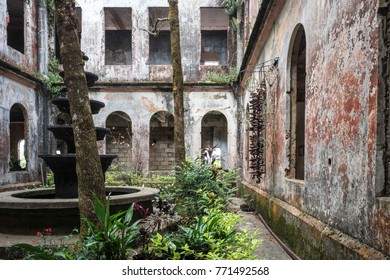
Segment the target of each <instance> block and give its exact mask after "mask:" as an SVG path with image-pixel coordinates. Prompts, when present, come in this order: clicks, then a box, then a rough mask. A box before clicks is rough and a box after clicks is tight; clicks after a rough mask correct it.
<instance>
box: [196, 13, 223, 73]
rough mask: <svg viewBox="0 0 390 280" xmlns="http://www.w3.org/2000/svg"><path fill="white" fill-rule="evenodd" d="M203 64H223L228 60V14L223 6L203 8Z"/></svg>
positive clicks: (201, 57) (201, 61) (201, 62)
mask: <svg viewBox="0 0 390 280" xmlns="http://www.w3.org/2000/svg"><path fill="white" fill-rule="evenodd" d="M200 12H201V55H200V64H202V65H223V64H227V61H228V57H227V56H228V51H227V48H228V44H227V35H228V33H227V30H228V26H229V19H228V15H227V14H226V13H225V11H224V9H223V8H201V10H200Z"/></svg>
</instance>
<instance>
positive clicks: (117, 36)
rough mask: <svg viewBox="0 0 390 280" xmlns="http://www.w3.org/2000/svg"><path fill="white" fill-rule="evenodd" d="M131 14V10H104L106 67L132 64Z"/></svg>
mask: <svg viewBox="0 0 390 280" xmlns="http://www.w3.org/2000/svg"><path fill="white" fill-rule="evenodd" d="M131 13H132V11H131V8H104V19H105V64H106V65H131V63H132V49H131V41H132V40H131V37H132V32H131V30H132V15H131Z"/></svg>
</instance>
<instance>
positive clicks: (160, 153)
mask: <svg viewBox="0 0 390 280" xmlns="http://www.w3.org/2000/svg"><path fill="white" fill-rule="evenodd" d="M173 129H174V118H173V115H172V114H171V113H169V112H166V111H159V112H157V113H155V114H154V115H153V116H152V117H151V119H150V134H149V170H150V171H154V172H158V173H161V174H163V173H169V172H170V171H172V170H173V169H174V166H175V143H174V137H173Z"/></svg>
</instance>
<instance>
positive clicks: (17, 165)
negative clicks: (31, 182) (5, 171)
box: [9, 104, 28, 171]
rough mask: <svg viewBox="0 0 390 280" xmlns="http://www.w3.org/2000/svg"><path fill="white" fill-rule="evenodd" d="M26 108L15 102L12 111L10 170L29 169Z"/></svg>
mask: <svg viewBox="0 0 390 280" xmlns="http://www.w3.org/2000/svg"><path fill="white" fill-rule="evenodd" d="M24 111H25V110H24V108H23V106H21V105H20V104H15V105H13V106H12V107H11V111H10V125H9V131H10V157H9V170H10V171H23V170H27V166H28V158H27V143H26V139H27V133H26V131H27V123H26V118H25V113H24Z"/></svg>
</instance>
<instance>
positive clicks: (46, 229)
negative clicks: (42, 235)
mask: <svg viewBox="0 0 390 280" xmlns="http://www.w3.org/2000/svg"><path fill="white" fill-rule="evenodd" d="M44 231H45V232H46V233H51V231H52V229H51V228H45V229H44Z"/></svg>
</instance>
